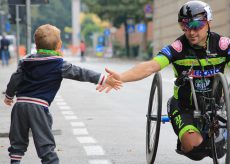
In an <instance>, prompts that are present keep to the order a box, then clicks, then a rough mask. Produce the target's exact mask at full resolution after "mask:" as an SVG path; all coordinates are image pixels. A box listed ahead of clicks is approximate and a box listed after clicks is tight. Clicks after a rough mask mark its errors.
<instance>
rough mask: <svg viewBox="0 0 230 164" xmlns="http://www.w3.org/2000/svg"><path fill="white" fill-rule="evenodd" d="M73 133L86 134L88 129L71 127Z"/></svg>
mask: <svg viewBox="0 0 230 164" xmlns="http://www.w3.org/2000/svg"><path fill="white" fill-rule="evenodd" d="M72 130H73V134H74V135H87V134H89V133H88V130H87V129H86V128H77V129H72Z"/></svg>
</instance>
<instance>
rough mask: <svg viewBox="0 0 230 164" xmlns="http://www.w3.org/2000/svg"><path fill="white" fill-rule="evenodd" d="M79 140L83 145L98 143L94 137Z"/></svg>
mask: <svg viewBox="0 0 230 164" xmlns="http://www.w3.org/2000/svg"><path fill="white" fill-rule="evenodd" d="M77 140H78V142H79V143H82V144H89V143H97V142H96V140H95V139H94V138H93V137H77Z"/></svg>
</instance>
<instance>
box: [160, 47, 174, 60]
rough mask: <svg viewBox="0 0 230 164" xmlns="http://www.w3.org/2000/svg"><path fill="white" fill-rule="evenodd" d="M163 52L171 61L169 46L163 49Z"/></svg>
mask: <svg viewBox="0 0 230 164" xmlns="http://www.w3.org/2000/svg"><path fill="white" fill-rule="evenodd" d="M161 52H163V53H164V54H165V55H167V57H168V58H170V59H171V58H172V54H171V52H170V49H169V47H168V46H167V47H164V48H162V50H161Z"/></svg>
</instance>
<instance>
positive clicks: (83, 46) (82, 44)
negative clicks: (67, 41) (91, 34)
mask: <svg viewBox="0 0 230 164" xmlns="http://www.w3.org/2000/svg"><path fill="white" fill-rule="evenodd" d="M80 51H81V61H82V62H84V61H85V51H86V44H85V42H84V41H83V40H81V43H80Z"/></svg>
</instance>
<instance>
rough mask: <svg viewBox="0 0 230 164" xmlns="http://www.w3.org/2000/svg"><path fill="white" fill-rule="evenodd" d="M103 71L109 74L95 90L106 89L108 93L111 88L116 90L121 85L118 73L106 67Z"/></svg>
mask: <svg viewBox="0 0 230 164" xmlns="http://www.w3.org/2000/svg"><path fill="white" fill-rule="evenodd" d="M105 71H106V72H107V73H108V74H109V75H108V76H107V79H106V81H105V84H104V85H98V86H97V88H96V90H98V91H99V92H102V91H104V90H105V89H106V91H105V92H106V93H108V92H109V91H110V90H111V89H115V90H118V89H120V88H121V87H122V81H121V80H120V79H121V78H120V75H119V74H118V73H116V72H114V71H112V70H109V69H108V68H105Z"/></svg>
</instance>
